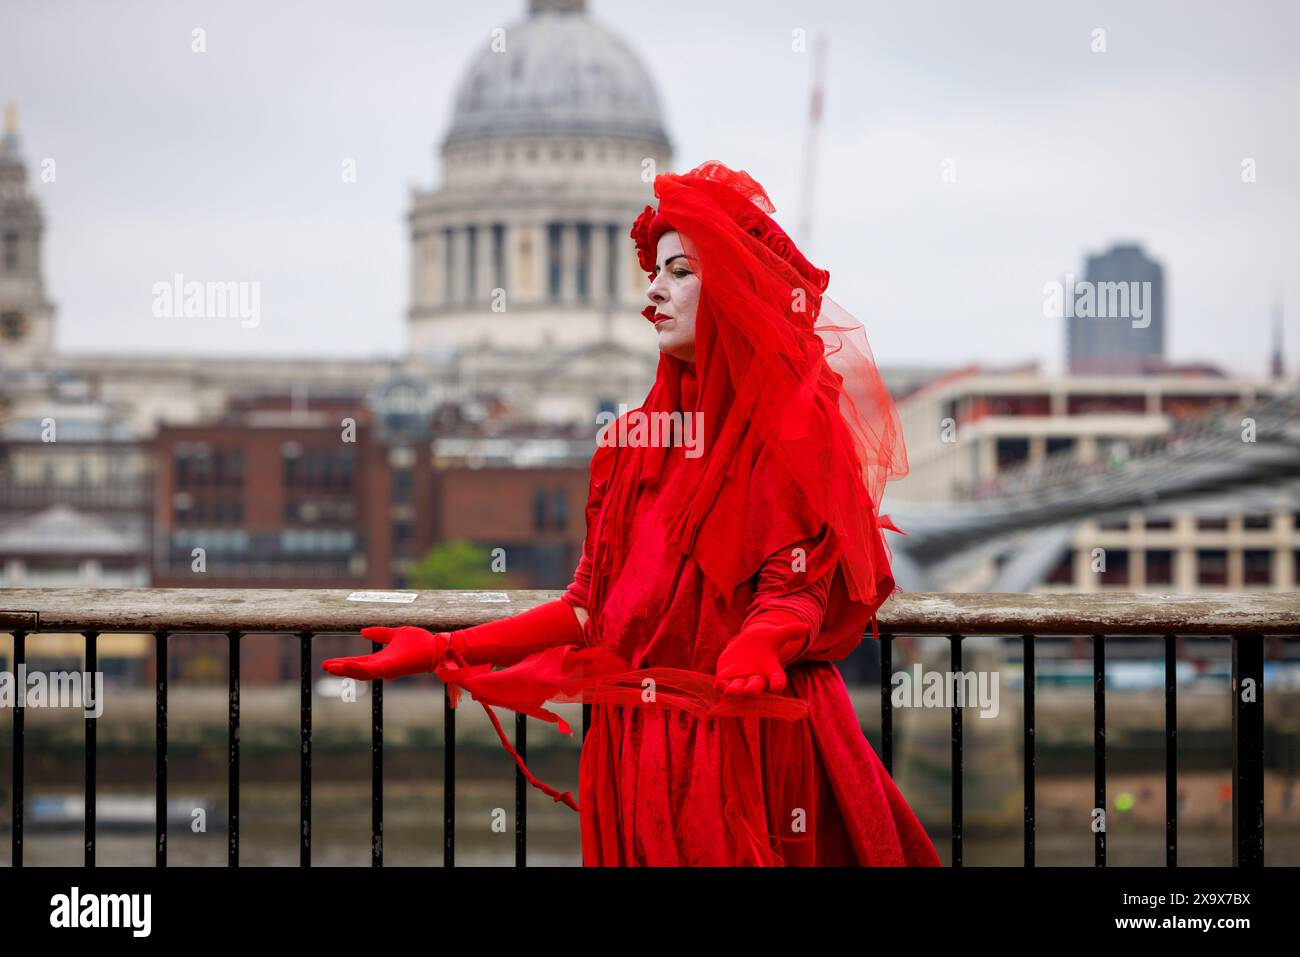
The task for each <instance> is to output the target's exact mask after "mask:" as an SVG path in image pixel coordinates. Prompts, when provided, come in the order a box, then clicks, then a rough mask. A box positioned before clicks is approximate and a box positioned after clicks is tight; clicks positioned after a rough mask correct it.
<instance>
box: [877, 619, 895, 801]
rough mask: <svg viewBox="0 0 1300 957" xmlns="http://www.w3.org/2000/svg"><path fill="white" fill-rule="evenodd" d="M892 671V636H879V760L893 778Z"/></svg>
mask: <svg viewBox="0 0 1300 957" xmlns="http://www.w3.org/2000/svg"><path fill="white" fill-rule="evenodd" d="M893 671H894V636H893V635H890V634H886V633H884V632H881V635H880V760H881V763H883V764H884V765H885V773H886V774H888V775H889V776H890V777H893V776H894V706H893V702H892V701H891V700H890V698H889V691H890V682H891V681H892V680H893V677H894V675H893Z"/></svg>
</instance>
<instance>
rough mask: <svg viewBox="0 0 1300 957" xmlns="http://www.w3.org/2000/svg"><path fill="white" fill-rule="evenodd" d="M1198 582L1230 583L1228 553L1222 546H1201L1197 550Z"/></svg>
mask: <svg viewBox="0 0 1300 957" xmlns="http://www.w3.org/2000/svg"><path fill="white" fill-rule="evenodd" d="M1196 584H1198V585H1226V584H1228V553H1227V552H1226V551H1224V550H1223V549H1221V548H1201V549H1197V551H1196Z"/></svg>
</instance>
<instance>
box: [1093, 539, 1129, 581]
mask: <svg viewBox="0 0 1300 957" xmlns="http://www.w3.org/2000/svg"><path fill="white" fill-rule="evenodd" d="M1100 583H1101V584H1103V585H1127V584H1128V583H1129V574H1128V549H1124V548H1108V549H1106V568H1105V570H1104V571H1103V572H1102V573H1101V579H1100Z"/></svg>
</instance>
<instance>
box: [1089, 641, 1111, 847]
mask: <svg viewBox="0 0 1300 957" xmlns="http://www.w3.org/2000/svg"><path fill="white" fill-rule="evenodd" d="M1092 767H1093V798H1092V800H1093V808H1094V809H1095V810H1094V811H1093V813H1094V814H1095V813H1096V810H1097V809H1099V810H1100V811H1101V827H1100V828H1099V829H1095V830H1094V832H1093V834H1094V837H1093V840H1094V850H1093V864H1094V866H1096V867H1105V866H1106V828H1107V827H1109V826H1110V821H1109V820H1108V815H1107V813H1106V636H1105V635H1093V636H1092Z"/></svg>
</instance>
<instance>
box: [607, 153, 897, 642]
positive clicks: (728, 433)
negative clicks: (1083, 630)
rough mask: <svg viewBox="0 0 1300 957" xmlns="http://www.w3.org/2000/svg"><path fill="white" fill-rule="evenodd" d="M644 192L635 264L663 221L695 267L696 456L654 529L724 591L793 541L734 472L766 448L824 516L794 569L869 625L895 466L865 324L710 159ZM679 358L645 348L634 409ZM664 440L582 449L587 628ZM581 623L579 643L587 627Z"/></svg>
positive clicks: (751, 187) (747, 188)
mask: <svg viewBox="0 0 1300 957" xmlns="http://www.w3.org/2000/svg"><path fill="white" fill-rule="evenodd" d="M654 190H655V195H656V196H657V197H658V198H659V208H658V210H655V209H653V208H652V207H650V206H647V207H646V208H645V210H644V211H643V212H642V213H641V215H640V216H639V217H638V218H637V220H636V223H635V224H634V225H633V227H632V238H633V239H634V240H635V241H636V246H637V254H638V256H639V257H640V261H641V266H642V268H643V269H645V270H646V271H647V272H648V273H650V275H651V278H652V279H653V276H654V264H655V250H656V244H657V243H658V239H659V237H660V236H661V235H662V234H663V233H664V232H665V231H667V230H669V229H675V230H677V231H678V234H679V235H680V237H681V242H682V248H683V250H684V251H685V252H686V254H687V255H688V256H689V257H691V258H692V260H693V261H692V268H693V269H694V270H695V272H696V274H697V275H698V276H699V277H700V280H701V289H700V301H699V310H698V313H697V316H696V342H695V351H696V378H697V380H698V382H699V390H698V391H699V395H698V400H697V406H696V411H697V412H698V413H699V415H700V423H701V427H702V429H703V433H704V435H703V447H704V450H705V454H703V455H701V456H699V457H696V458H692V459H688V460H687V462H688V464H687V466H686V467H687V468H688V469H690V470H691V473H692V474H688V476H686V477H685V478H686V480H685V481H682V482H680V483H674V485H673V486H672V487H671V488H668V489H665V490H664V492H663V494H664V495H665V496H667V497H668V503H669V507H668V514H669V515H671V516H673V519H672V523H671V525H670V527H669V528H668V529H666V534H667V536H668V540H669V541H672V542H675V543H676V544H677V545H678V546H679V548H680V549H681V551H682V552H684V553H686V554H689V555H691V556H692V557H693V558H694V559H695V560H696V562H698V563H699V565H700V568H701V570H702V571H703V572H704V574H705V575H706V576H707V577H708V578H709V579H710V580H711V581H712V582H713V584H714V585H715V586H716V587H717V588H718V590H719V591H720V592H721V593H722V595H723V598H724V599H725V600H730V598H731V594H732V591H733V590H734V588H735V586H736V585H738V584H739V583H740V582H743V581H745V580H746V579H748V578H750V577H752V576H753V575H754V574H756V573H757V571H758V568H759V566H760V565H761V564H762V562H763V561H764V560H765V559H766V558H768V557H769V556H770V555H772V554H774V553H775V552H777V551H778V550H779V549H781V548H782V547H785V546H788V545H789V544H790V542H791V541H793V540H796V539H798V538H799V537H800V536H799V535H793V536H790V530H789V529H788V528H785V527H783V525H782V523H781V522H780V521H772V520H771V516H770V515H768V514H766V513H764V514H756V513H755V511H754V509H753V508H751V506H750V502H749V498H750V496H749V482H748V477H749V476H750V475H752V474H753V470H754V467H755V463H756V462H757V461H758V458H759V455H760V454H761V453H762V452H763V451H764V450H765V449H766V450H767V451H768V453H769V454H770V455H771V456H772V457H773V458H774V459H775V460H776V461H777V462H778V463H780V465H781V466H783V467H784V469H785V471H786V476H787V478H788V479H789V480H790V482H792V483H793V485H792V486H790V487H791V491H792V494H797V495H800V496H801V497H802V498H803V500H804V501H806V502H807V503H808V505H809V506H810V507H811V508H812V510H813V511H814V512H815V513H816V514H817V515H818V516H820V517H821V518H822V519H823V520H824V521H825V522H826V524H827V525H829V526H830V530H831V533H832V537H833V540H834V547H833V548H830V549H826V550H823V551H821V552H820V554H818V555H817V556H815V560H816V561H820V562H821V563H822V566H823V567H809V568H808V579H807V580H810V581H815V580H817V579H819V578H820V577H821V575H822V574H823V573H825V572H827V571H830V570H831V568H832V567H833V566H835V565H836V564H838V566H839V569H840V571H841V572H842V579H843V581H842V585H843V589H837V590H841V591H843V592H844V594H842V595H840V596H839V597H840V599H841V601H844V600H847V601H851V602H854V603H857V604H860V605H863V606H866V608H867V616H868V617H871V618H872V620H873V624H874V615H875V611H876V609H877V608H878V607H879V606H880V604H881V603H883V602H884V600H885V599H886V598H888V597H889V594H890V593H891V592H892V591H893V590H894V580H893V576H892V574H891V572H890V568H889V552H888V545H887V544H886V543H885V542H884V536H883V534H882V533H881V530H880V529H881V527H882V526H883V527H885V528H890V529H893V530H894V531H898V529H896V528H894V526H893V524H892V523H891V522H889V520H888V518H887V517H881V516H880V515H879V513H878V505H879V502H880V498H881V495H882V493H883V491H884V486H885V483H886V482H887V481H888V480H889V479H890V478H894V477H898V476H902V475H905V474H906V473H907V454H906V449H905V447H904V445H903V434H902V428H901V427H900V425H899V421H898V412H897V409H896V408H895V406H894V401H893V399H892V397H891V396H890V394H889V390H888V389H886V388H885V384H884V382H883V381H882V380H881V377H880V373H879V371H878V370H877V368H876V364H875V361H874V359H873V358H872V355H871V347H870V345H869V344H868V342H867V336H866V331H865V330H864V329H863V327H862V324H861V323H860V322H858V321H857V320H856V319H854V318H853V317H852V316H850V315H849V314H848V313H847V312H846V311H845V310H844V309H842V308H841V307H840V306H839V305H838V304H836V303H835V302H833V301H832V300H831V299H829V298H828V297H826V296H825V291H826V287H827V285H828V283H829V281H830V273H828V272H827V271H826V270H824V269H817V268H815V267H813V266H812V265H811V264H810V263H809V262H808V260H807V259H805V258H804V256H803V255H802V254H801V253H800V252H799V250H798V248H797V247H796V246H795V244H794V242H793V241H792V240H791V239H790V237H789V236H788V235H786V233H785V231H784V230H782V229H781V227H780V226H778V225H777V224H776V222H775V221H774V220H773V219H772V218H771V216H770V215H768V214H770V213H772V212H774V211H775V208H774V207H773V205H772V202H771V200H769V199H768V196H767V193H766V192H765V191H764V190H763V187H762V186H760V185H759V184H758V183H757V182H755V181H754V179H753V178H751V177H750V176H749V174H748V173H746V172H744V171H737V170H731V169H728V168H727V167H726V166H724V165H723V164H721V163H719V162H716V161H710V162H707V163H704V164H702V165H700V166H698V167H696V168H695V169H693V170H691V171H690V172H689V173H684V174H680V175H678V174H673V173H665V174H662V175H660V176H657V177H655V183H654ZM653 309H654V307H653V306H648V307H647V313H648V315H647V318H648V317H649V314H652V313H653ZM684 365H685V363H683V362H682V361H681V360H679V359H676V358H673V357H670V356H668V355H661V356H660V358H659V367H658V372H657V376H656V379H655V384H654V386H653V387H652V388H651V390H650V393H649V395H648V396H647V397H646V400H645V403H644V404H643V405H642V406H641V411H643V412H652V413H653V412H672V411H675V410H676V409H678V408H680V406H679V404H678V403H679V401H680V395H681V376H682V370H683V368H684ZM614 425H615V426H617V425H618V423H615V424H614ZM666 451H667V450H666V449H665V448H664V446H663V445H662V444H660V445H649V446H647V445H644V444H642V445H636V446H630V447H624V448H614V447H610V448H607V449H601V450H598V452H597V457H596V460H595V461H594V462H593V466H592V477H593V480H597V481H599V480H606V479H607V480H608V481H609V483H610V484H609V487H608V489H607V490H606V494H605V496H604V501H603V507H602V514H600V515H598V516H590V515H589V516H588V536H589V544H590V545H592V551H593V559H592V560H593V564H594V566H595V568H596V569H598V570H601V571H603V572H604V574H593V576H592V588H591V606H592V607H590V608H589V609H588V611H589V612H590V614H591V616H592V622H593V625H594V628H595V629H598V628H599V609H600V597H601V595H602V592H603V589H602V584H607V583H608V582H609V581H611V580H612V578H613V575H615V574H616V573H617V571H618V569H619V568H620V567H621V565H622V562H623V559H624V557H625V554H626V547H627V541H626V536H627V529H628V527H629V523H630V520H631V513H632V511H633V505H634V503H635V499H636V495H637V492H638V490H639V489H640V487H641V486H642V485H644V484H646V483H649V482H654V481H656V480H657V478H658V476H659V472H660V469H661V467H662V463H663V460H664V456H665V455H666ZM593 519H594V525H595V526H596V527H594V528H593V527H592V526H593ZM832 601H834V597H833V599H832ZM828 615H829V609H828ZM864 620H865V618H864ZM592 634H593V641H594V639H595V636H596V635H597V634H598V630H594V631H593V633H592ZM859 637H860V636H859Z"/></svg>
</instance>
